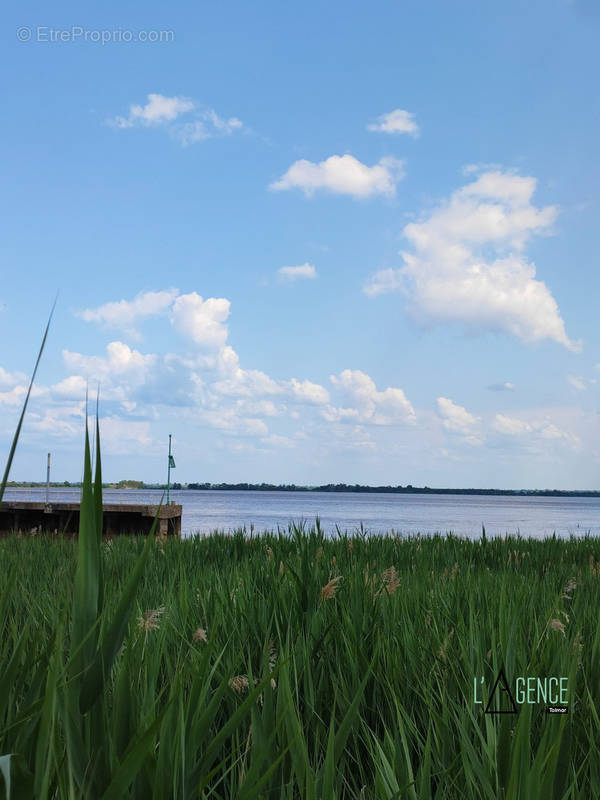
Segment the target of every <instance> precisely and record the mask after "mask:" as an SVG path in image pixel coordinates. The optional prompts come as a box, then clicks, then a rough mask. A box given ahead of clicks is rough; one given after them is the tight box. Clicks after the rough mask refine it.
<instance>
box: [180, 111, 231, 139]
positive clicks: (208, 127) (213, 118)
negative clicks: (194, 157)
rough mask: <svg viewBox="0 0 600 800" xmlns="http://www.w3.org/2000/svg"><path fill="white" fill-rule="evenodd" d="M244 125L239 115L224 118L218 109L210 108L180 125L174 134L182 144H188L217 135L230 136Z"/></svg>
mask: <svg viewBox="0 0 600 800" xmlns="http://www.w3.org/2000/svg"><path fill="white" fill-rule="evenodd" d="M243 127H244V126H243V123H242V121H241V120H239V119H238V118H237V117H229V119H223V117H220V116H219V115H218V114H217V112H216V111H213V110H212V109H208V110H206V111H203V112H202V113H201V114H200V115H199V118H198V119H196V120H194V121H193V122H186V123H185V124H183V125H180V126H178V127H177V129H176V130H175V131H174V134H175V136H176V138H177V139H179V141H180V142H181V144H183V145H185V146H187V145H190V144H195V143H196V142H203V141H205V140H206V139H214V138H215V137H216V136H230V135H231V134H232V133H235V132H236V131H239V130H240V129H241V128H243Z"/></svg>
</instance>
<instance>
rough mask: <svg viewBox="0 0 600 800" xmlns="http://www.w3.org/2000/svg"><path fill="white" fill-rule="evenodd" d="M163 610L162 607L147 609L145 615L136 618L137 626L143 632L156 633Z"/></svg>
mask: <svg viewBox="0 0 600 800" xmlns="http://www.w3.org/2000/svg"><path fill="white" fill-rule="evenodd" d="M164 610H165V607H164V606H159V607H158V608H154V609H147V611H146V613H145V614H144V615H143V616H141V617H138V626H139V627H140V628H141V629H142V630H143V631H157V630H158V629H159V628H160V618H161V616H162V615H163V613H164Z"/></svg>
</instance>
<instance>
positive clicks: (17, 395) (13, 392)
mask: <svg viewBox="0 0 600 800" xmlns="http://www.w3.org/2000/svg"><path fill="white" fill-rule="evenodd" d="M26 393H27V389H26V388H25V386H20V385H19V386H14V387H13V388H12V389H10V390H9V391H6V392H0V406H20V405H22V404H23V400H24V399H25V395H26Z"/></svg>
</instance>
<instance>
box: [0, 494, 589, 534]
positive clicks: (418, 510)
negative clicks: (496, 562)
mask: <svg viewBox="0 0 600 800" xmlns="http://www.w3.org/2000/svg"><path fill="white" fill-rule="evenodd" d="M161 494H162V492H161V491H160V490H126V489H106V490H105V492H104V501H105V502H108V503H158V502H159V500H160V497H161ZM44 495H45V490H44V489H43V488H36V489H7V490H6V493H5V496H4V499H5V500H19V499H20V500H43V499H44ZM78 499H79V491H78V490H76V489H51V490H50V500H51V501H52V500H55V501H59V500H62V501H67V502H68V501H71V502H73V501H77V500H78ZM171 499H172V500H173V501H174V502H176V503H181V504H182V505H183V520H182V531H183V533H184V535H190V534H193V533H197V532H198V533H210V532H211V531H214V530H224V531H230V530H236V529H237V528H243V527H246V529H248V530H249V529H250V525H254V530H255V531H256V532H259V531H264V530H269V531H270V530H275V531H276V530H277V527H278V526H279V527H281V528H287V526H288V524H289V523H290V522H292V521H294V522H298V521H300V520H306V522H307V523H308V524H312V523H314V520H315V518H316V517H317V516H319V517H320V519H321V524H322V526H323V528H324V529H325V530H326V531H327V532H328V533H330V534H331V533H335V530H336V527H335V526H336V525H338V526H339V528H340V529H341V530H342V531H346V530H347V531H348V532H352V531H354V530H356V529H357V528H360V525H361V523H362V525H363V526H364V528H365V529H366V530H368V531H369V532H371V533H385V532H388V531H391V530H392V529H393V530H394V531H396V532H397V533H403V534H415V533H423V534H428V533H437V532H440V533H447V532H449V531H452V532H453V533H456V534H459V535H460V536H469V537H474V536H479V535H480V534H481V526H482V524H484V525H485V529H486V532H487V534H488V536H496V535H500V536H503V535H505V534H507V533H509V534H517V533H520V534H521V535H522V536H535V537H540V538H542V537H544V536H551V535H552V534H553V533H554V532H556V535H557V536H570V535H571V534H573V535H576V536H577V535H583V534H585V533H588V532H590V533H592V534H594V535H600V498H597V497H520V496H514V497H510V496H502V497H490V496H483V495H424V494H379V493H377V494H359V493H351V492H339V493H338V492H228V491H215V492H212V491H179V492H177V491H175V492H172V493H171Z"/></svg>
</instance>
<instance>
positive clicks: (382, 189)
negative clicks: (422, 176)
mask: <svg viewBox="0 0 600 800" xmlns="http://www.w3.org/2000/svg"><path fill="white" fill-rule="evenodd" d="M403 176H404V169H403V162H402V161H400V160H398V159H397V158H382V159H381V160H380V161H379V162H378V163H377V164H374V165H373V166H372V167H369V166H367V165H366V164H363V163H362V162H360V161H358V160H357V159H356V158H354V156H351V155H348V154H346V155H343V156H330V157H329V158H327V159H326V160H325V161H320V162H319V163H318V164H315V163H314V162H313V161H307V160H306V159H301V160H300V161H296V162H295V163H294V164H292V166H291V167H290V168H289V169H288V171H287V172H286V173H285V174H284V175H282V177H281V178H279V180H277V181H274V182H273V183H271V184H270V186H269V188H270V189H271V190H272V191H284V190H286V189H300V190H301V191H303V192H304V194H305V195H306V196H307V197H310V196H312V195H313V194H314V193H315V192H316V191H319V190H321V191H324V192H329V193H330V194H346V195H349V196H350V197H354V198H361V199H363V198H368V197H373V196H374V195H378V194H381V195H385V196H387V197H392V196H393V195H394V194H395V193H396V184H397V182H398V181H399V180H401V179H402V177H403Z"/></svg>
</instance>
